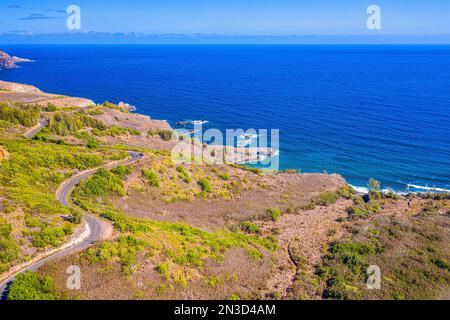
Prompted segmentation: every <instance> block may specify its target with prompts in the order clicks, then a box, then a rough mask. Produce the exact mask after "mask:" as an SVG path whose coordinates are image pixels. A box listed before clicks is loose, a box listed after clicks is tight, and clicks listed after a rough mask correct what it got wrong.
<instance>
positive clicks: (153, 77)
mask: <svg viewBox="0 0 450 320" xmlns="http://www.w3.org/2000/svg"><path fill="white" fill-rule="evenodd" d="M0 49H2V50H5V51H6V52H8V53H10V54H13V55H18V56H21V57H24V58H30V59H34V60H36V62H34V63H30V64H23V65H22V67H21V68H19V69H16V70H7V71H0V79H1V80H5V81H14V82H20V83H28V84H32V85H35V86H37V87H39V88H40V89H42V90H44V91H48V92H55V93H61V94H67V95H73V96H81V97H87V98H91V99H92V100H94V101H96V102H103V101H104V100H109V101H112V102H119V101H125V102H128V103H130V104H132V105H135V106H136V107H137V112H139V113H144V114H147V115H149V116H151V117H153V118H156V119H166V120H168V121H169V122H170V123H172V124H173V123H175V122H176V121H180V120H183V119H205V120H208V121H210V123H209V124H208V126H209V127H215V128H219V129H221V130H224V129H235V128H243V129H248V128H255V129H260V128H268V129H280V162H281V167H282V168H296V169H300V170H301V172H323V171H326V172H328V173H339V174H342V175H343V176H344V177H345V178H346V179H347V181H349V183H351V184H352V185H354V186H360V187H365V186H367V181H368V179H369V178H371V177H373V178H376V179H378V180H380V181H381V183H382V185H383V187H384V188H393V189H395V190H397V191H405V190H406V188H407V184H411V185H416V186H423V187H438V188H443V189H450V46H282V45H277V46H275V45H274V46H269V45H265V46H263V45H261V46H257V45H254V46H243V45H237V46H231V45H230V46H221V45H211V46H204V45H197V46H195V45H193V46H179V45H176V46H175V45H174V46H170V45H167V46H142V45H141V46H131V45H130V46H128V45H127V46H125V45H124V46H50V45H48V46H2V47H1V48H0ZM412 190H413V191H426V189H417V188H413V189H412Z"/></svg>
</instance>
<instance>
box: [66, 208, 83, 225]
mask: <svg viewBox="0 0 450 320" xmlns="http://www.w3.org/2000/svg"><path fill="white" fill-rule="evenodd" d="M68 220H69V221H70V222H71V223H73V224H80V223H81V222H82V221H83V214H82V213H81V212H80V211H79V210H77V209H76V208H75V209H71V210H70V215H69V217H68Z"/></svg>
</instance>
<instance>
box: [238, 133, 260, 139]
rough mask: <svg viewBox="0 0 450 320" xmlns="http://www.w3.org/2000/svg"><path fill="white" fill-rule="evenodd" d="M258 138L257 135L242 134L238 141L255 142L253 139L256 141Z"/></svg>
mask: <svg viewBox="0 0 450 320" xmlns="http://www.w3.org/2000/svg"><path fill="white" fill-rule="evenodd" d="M256 138H258V135H257V134H248V133H244V134H241V135H240V136H239V137H238V139H240V140H253V139H256Z"/></svg>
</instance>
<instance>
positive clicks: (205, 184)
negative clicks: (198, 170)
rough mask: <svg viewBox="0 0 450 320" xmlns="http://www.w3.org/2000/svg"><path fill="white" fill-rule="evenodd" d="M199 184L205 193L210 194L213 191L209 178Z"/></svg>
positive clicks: (198, 182)
mask: <svg viewBox="0 0 450 320" xmlns="http://www.w3.org/2000/svg"><path fill="white" fill-rule="evenodd" d="M197 184H198V185H199V186H200V188H201V189H202V191H203V192H204V193H210V192H211V191H212V188H211V184H210V183H209V180H208V179H207V178H201V179H200V180H198V181H197Z"/></svg>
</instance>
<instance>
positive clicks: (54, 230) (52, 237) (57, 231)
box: [32, 227, 67, 248]
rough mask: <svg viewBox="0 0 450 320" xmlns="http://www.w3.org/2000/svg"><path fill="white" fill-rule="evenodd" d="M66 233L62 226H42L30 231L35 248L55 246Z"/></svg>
mask: <svg viewBox="0 0 450 320" xmlns="http://www.w3.org/2000/svg"><path fill="white" fill-rule="evenodd" d="M66 235H67V233H66V231H65V229H64V228H62V227H43V228H42V229H41V230H40V231H37V232H33V233H32V242H33V246H35V247H36V248H47V247H50V246H51V247H56V246H58V245H59V244H60V243H61V241H62V240H63V239H64V238H65V236H66Z"/></svg>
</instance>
